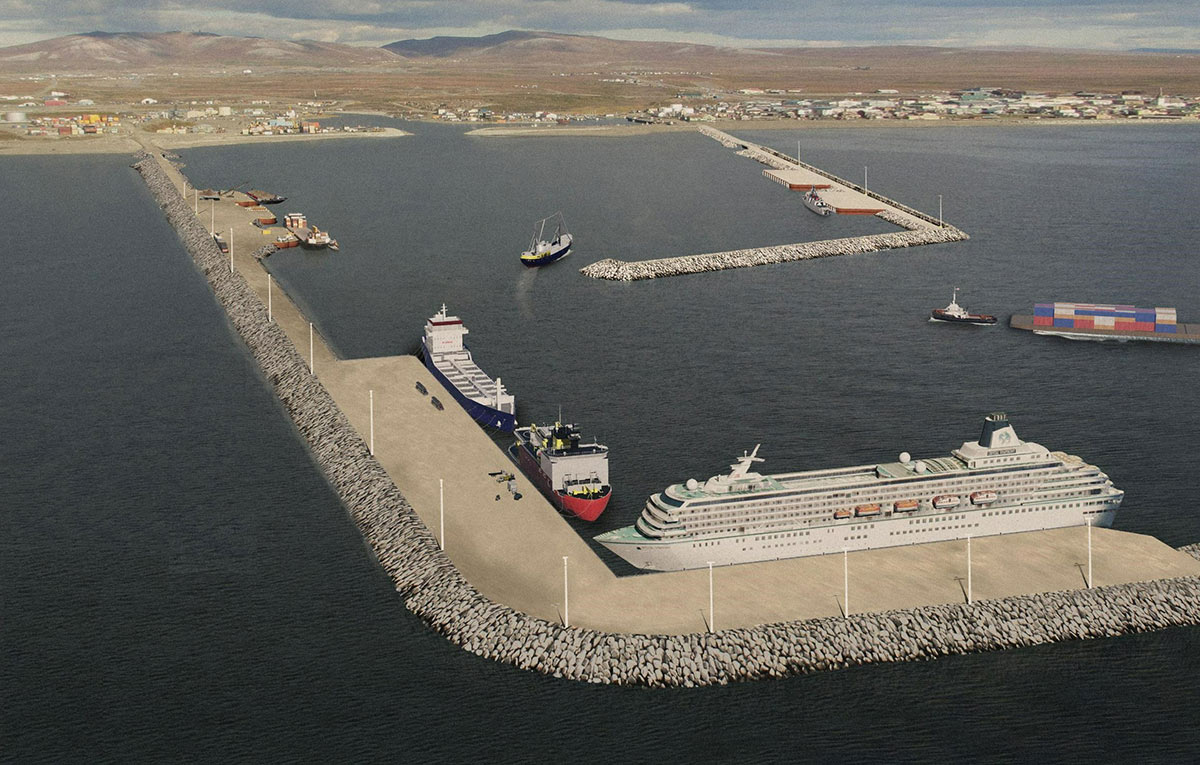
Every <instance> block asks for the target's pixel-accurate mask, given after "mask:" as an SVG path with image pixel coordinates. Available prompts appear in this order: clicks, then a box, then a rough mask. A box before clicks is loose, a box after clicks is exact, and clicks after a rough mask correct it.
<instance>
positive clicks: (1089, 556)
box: [1086, 518, 1092, 590]
mask: <svg viewBox="0 0 1200 765" xmlns="http://www.w3.org/2000/svg"><path fill="white" fill-rule="evenodd" d="M1086 523H1087V535H1088V589H1089V590H1090V589H1092V519H1091V518H1088V519H1086Z"/></svg>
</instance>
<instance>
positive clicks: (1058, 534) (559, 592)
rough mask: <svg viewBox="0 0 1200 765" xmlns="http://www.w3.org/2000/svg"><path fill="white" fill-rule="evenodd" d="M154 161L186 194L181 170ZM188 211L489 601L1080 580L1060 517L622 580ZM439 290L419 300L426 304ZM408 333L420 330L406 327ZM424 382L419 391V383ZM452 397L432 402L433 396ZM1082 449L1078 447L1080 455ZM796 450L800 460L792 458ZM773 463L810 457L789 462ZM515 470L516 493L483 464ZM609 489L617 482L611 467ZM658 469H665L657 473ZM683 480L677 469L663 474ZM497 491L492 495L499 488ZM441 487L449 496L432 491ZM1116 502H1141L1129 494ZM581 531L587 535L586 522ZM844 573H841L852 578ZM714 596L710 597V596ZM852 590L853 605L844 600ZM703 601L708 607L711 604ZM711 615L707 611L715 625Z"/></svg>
mask: <svg viewBox="0 0 1200 765" xmlns="http://www.w3.org/2000/svg"><path fill="white" fill-rule="evenodd" d="M154 158H155V161H157V162H158V163H159V164H160V165H161V166H162V169H163V171H164V172H165V173H166V174H167V177H168V178H169V179H170V180H171V182H172V183H173V184H174V185H175V187H176V189H177V191H178V192H179V194H180V195H181V197H182V198H183V199H185V200H187V201H188V202H189V204H190V203H191V202H192V198H191V196H192V189H191V187H190V185H189V184H188V182H187V179H186V178H185V177H184V176H183V174H182V173H181V172H179V170H178V169H177V168H176V167H174V166H173V165H172V164H171V163H170V162H168V161H166V160H165V159H163V157H162V155H161V153H160V152H156V153H155V154H154ZM210 204H211V208H207V209H206V206H205V205H204V204H201V205H200V207H199V212H198V218H199V220H200V222H201V223H203V224H204V225H205V227H208V226H209V225H210V221H211V224H212V225H213V226H215V228H216V230H217V231H219V232H223V233H228V232H230V231H231V230H232V237H231V238H232V242H231V250H232V252H231V253H230V263H231V268H233V269H235V270H236V271H237V273H239V274H240V275H241V276H242V277H244V279H245V281H246V283H247V284H248V285H249V286H250V288H251V289H252V290H253V291H254V292H255V293H256V294H257V295H258V297H259V298H260V299H261V300H262V302H263V304H264V305H267V306H269V310H270V317H271V321H273V322H274V323H276V324H277V325H278V326H279V327H280V328H281V329H282V330H283V332H284V333H286V335H287V337H288V338H289V339H290V340H291V342H292V343H293V344H294V346H295V348H296V350H297V352H298V353H299V354H300V355H301V356H303V357H304V358H305V360H306V361H307V362H308V364H309V367H310V369H311V373H312V374H313V375H315V377H316V378H317V379H319V381H320V383H321V384H322V385H323V386H324V388H325V389H326V390H327V391H328V393H329V394H330V396H331V397H332V398H333V400H334V401H335V402H336V404H337V406H338V407H339V408H340V409H341V411H342V412H344V414H345V416H346V417H347V418H348V419H349V422H350V423H351V425H352V426H353V427H354V429H355V430H357V432H358V433H359V434H360V435H361V436H362V438H363V440H364V441H366V442H368V443H370V444H371V446H372V450H373V454H374V458H375V460H377V461H378V463H379V465H381V466H382V468H383V469H384V470H385V471H386V473H387V475H388V476H390V478H391V479H392V480H393V481H394V482H395V484H396V486H397V487H398V488H399V490H400V491H401V492H402V493H403V495H404V497H405V498H406V499H407V500H408V502H409V503H410V504H411V506H412V508H413V509H414V510H415V512H416V513H417V514H418V515H419V516H420V518H421V520H422V521H423V522H424V524H425V526H426V527H427V528H428V529H429V530H430V531H431V532H432V533H433V534H434V535H435V536H437V537H438V539H439V541H440V542H441V543H442V544H443V545H444V552H445V554H446V555H447V556H448V557H449V559H450V561H452V562H453V564H454V566H455V567H456V568H457V569H458V570H459V571H460V572H461V574H462V575H463V577H465V579H466V580H467V581H468V582H470V583H471V585H472V586H473V587H474V588H476V589H477V590H478V592H479V593H480V594H482V595H483V596H486V597H487V598H489V599H490V600H491V601H493V602H495V603H498V604H503V605H505V606H509V607H511V608H512V609H515V610H516V611H519V612H522V613H525V614H528V615H531V616H534V617H537V618H540V619H544V620H545V621H547V622H551V623H565V624H568V625H569V626H570V627H572V628H577V627H578V628H591V629H594V630H598V631H603V632H608V633H625V634H629V633H637V634H644V635H684V634H690V633H703V632H706V631H708V630H710V629H712V628H715V629H717V630H727V629H731V628H740V627H751V626H754V625H762V624H773V623H778V622H792V621H796V620H803V619H812V618H818V617H836V616H841V615H843V613H844V612H845V610H846V609H847V607H848V610H849V613H850V614H861V613H866V612H881V611H891V610H896V609H913V608H918V607H922V606H930V605H937V604H954V603H960V604H961V603H963V602H964V601H965V599H966V597H967V594H968V589H967V583H968V581H969V584H970V590H969V592H970V594H971V597H972V598H973V599H974V600H975V601H979V600H983V599H994V598H1005V597H1010V596H1017V595H1024V594H1029V593H1043V592H1054V591H1062V590H1079V589H1082V588H1085V587H1086V585H1087V584H1088V581H1087V568H1086V564H1087V562H1088V561H1089V546H1088V539H1089V534H1088V532H1089V530H1088V529H1087V528H1085V527H1082V526H1081V527H1079V528H1060V529H1053V530H1046V531H1041V532H1029V533H1022V534H1013V535H1006V536H998V537H981V538H976V539H973V540H972V541H971V565H970V569H969V570H968V563H967V555H968V548H967V542H966V539H965V538H964V539H962V540H959V541H951V542H943V543H934V544H927V545H918V546H908V547H893V548H887V549H877V550H866V551H862V552H854V553H850V554H849V555H848V556H846V557H845V559H844V558H843V556H842V555H832V556H822V557H809V558H790V559H781V560H775V561H765V562H761V563H751V564H742V565H737V566H729V567H721V568H717V569H715V570H714V571H713V573H712V579H711V589H710V578H709V572H708V571H706V570H692V571H679V572H667V573H653V574H643V575H633V576H617V575H616V574H614V573H613V571H612V570H611V569H610V568H609V566H608V565H606V564H605V563H604V561H602V560H601V559H600V557H599V556H598V555H597V553H596V552H595V551H593V549H592V548H591V547H590V546H589V545H588V543H587V542H586V541H585V540H584V539H583V538H581V536H580V532H578V531H576V530H575V529H574V528H573V527H572V526H571V525H570V523H568V521H567V520H566V519H565V518H563V517H562V516H561V515H560V514H559V513H558V512H557V511H556V510H555V509H554V508H553V507H552V506H551V504H550V503H549V502H548V501H547V500H546V499H545V498H544V497H543V496H542V495H541V493H540V492H539V491H538V490H537V488H536V487H534V486H533V485H532V484H531V483H530V482H529V481H528V480H527V479H526V478H525V476H524V475H522V474H521V473H520V472H519V471H517V470H515V468H514V466H513V464H512V462H511V461H510V460H509V459H508V457H507V456H506V455H505V454H504V453H503V451H502V450H501V449H500V448H499V447H498V446H497V445H496V443H495V442H493V441H492V439H491V438H490V437H489V436H488V435H487V433H485V432H484V431H483V430H482V429H480V427H479V426H478V425H477V424H476V423H475V422H474V421H473V420H472V419H471V418H470V416H469V415H468V414H467V413H466V412H465V411H464V410H463V409H461V408H460V407H458V406H456V405H453V401H452V399H451V398H450V397H449V395H448V394H446V393H445V392H444V391H443V389H442V387H441V386H440V385H439V384H438V383H437V382H436V381H435V380H434V378H433V377H432V375H430V374H429V372H428V371H427V370H426V369H425V367H424V366H423V365H422V363H421V362H420V360H419V359H417V358H416V357H414V356H395V357H385V358H366V359H339V358H338V357H337V356H336V355H335V354H334V353H333V352H332V351H331V350H330V348H329V347H328V346H327V345H326V343H325V342H324V341H323V339H322V338H321V336H320V334H319V333H318V332H316V331H315V330H314V329H313V325H312V324H310V318H309V317H306V316H304V315H303V314H302V313H301V312H300V311H299V310H298V308H297V307H296V305H295V304H294V303H293V302H292V301H291V300H290V299H289V298H288V297H287V296H286V295H285V294H284V293H283V292H282V291H281V290H280V289H279V288H278V286H277V285H274V286H273V285H272V284H271V280H270V277H269V275H268V273H267V272H266V270H265V268H264V265H263V263H261V262H260V260H259V259H258V258H257V257H256V255H255V252H256V250H259V248H261V247H262V246H263V245H265V244H268V243H269V242H270V240H271V238H270V237H269V236H265V235H264V234H263V230H262V229H260V228H258V227H257V226H255V225H254V222H255V220H256V219H257V216H258V215H259V213H256V212H255V211H253V210H251V209H249V208H245V207H241V206H239V205H237V204H236V202H235V201H233V200H232V199H227V198H219V199H217V200H215V201H212V202H211V203H210ZM437 302H438V300H437V298H436V296H431V297H430V308H431V310H432V309H433V308H435V307H436V306H435V304H436V303H437ZM412 332H413V336H414V337H416V336H418V335H419V333H420V327H419V326H415V327H413V329H412ZM417 383H421V384H422V385H423V386H424V387H425V388H426V389H427V390H428V395H427V394H422V393H421V392H420V391H418V390H417ZM439 394H442V395H441V398H442V400H443V401H445V402H447V405H446V406H445V407H444V409H442V410H439V409H437V408H435V407H434V406H432V405H431V403H430V396H431V395H439ZM1079 451H1080V452H1081V453H1083V454H1084V455H1085V456H1086V454H1087V450H1086V449H1085V448H1083V447H1082V446H1081V447H1079ZM797 458H798V459H802V455H798V456H797ZM785 459H786V458H784V457H781V458H780V467H781V468H783V467H794V468H796V469H800V468H806V467H821V466H819V465H804V464H794V465H790V464H785V463H784V461H785ZM500 470H504V471H510V472H513V473H514V474H515V475H516V478H515V488H516V490H517V491H518V492H520V493H521V494H522V495H523V499H521V500H520V501H514V500H513V499H512V498H511V496H510V494H509V493H508V492H507V491H505V490H504V487H503V486H501V485H499V484H497V482H496V480H495V478H494V477H493V476H492V475H489V473H493V472H495V471H500ZM614 478H615V481H616V484H617V490H619V486H620V477H619V476H614ZM666 478H667V477H664V483H666V480H665V479H666ZM672 478H678V477H672ZM497 494H500V495H501V498H500V500H496V495H497ZM443 498H444V504H443V501H442V499H443ZM1130 505H1131V507H1129V508H1126V509H1124V510H1123V512H1131V511H1132V512H1136V498H1133V500H1132V501H1131V502H1130ZM584 533H587V532H584ZM1090 539H1091V547H1090V551H1091V567H1092V569H1091V570H1092V581H1091V583H1092V584H1093V585H1095V586H1097V587H1099V586H1104V585H1116V584H1124V583H1129V582H1141V581H1148V580H1158V579H1173V578H1178V577H1195V576H1200V561H1198V560H1196V559H1195V558H1193V557H1191V556H1189V555H1188V554H1186V553H1184V552H1181V551H1178V550H1175V549H1173V548H1171V547H1170V546H1168V545H1166V544H1164V543H1162V542H1160V541H1158V540H1157V539H1154V538H1152V537H1149V536H1145V535H1139V534H1133V533H1129V532H1122V531H1116V530H1112V529H1101V528H1095V529H1091V530H1090ZM847 574H848V576H847ZM710 593H711V601H710ZM847 594H848V597H849V602H848V603H846V602H845V601H846V596H847ZM710 603H711V607H710ZM710 620H711V622H710Z"/></svg>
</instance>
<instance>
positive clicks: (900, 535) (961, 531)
mask: <svg viewBox="0 0 1200 765" xmlns="http://www.w3.org/2000/svg"><path fill="white" fill-rule="evenodd" d="M1121 499H1122V495H1121V494H1118V495H1117V496H1115V497H1112V498H1095V497H1092V498H1073V499H1071V500H1069V501H1064V502H1057V503H1045V504H1031V505H1026V506H993V507H986V508H972V509H969V510H952V511H947V512H944V513H929V514H924V515H905V514H900V513H897V514H893V515H892V516H890V517H877V518H854V519H851V520H847V521H841V522H834V523H830V524H828V525H824V526H815V527H812V528H806V529H793V530H786V531H773V532H769V533H765V532H764V533H756V534H746V535H741V536H724V537H711V538H707V539H687V540H677V541H676V540H673V541H669V542H667V541H663V542H659V541H654V540H650V539H640V540H635V541H630V542H610V541H604V540H601V543H602V544H603V545H604V546H605V547H607V548H608V549H610V550H612V551H613V552H614V553H616V554H617V555H619V556H621V557H622V558H624V559H625V560H626V561H628V562H629V563H630V564H632V565H633V566H636V567H637V568H641V569H647V570H650V571H681V570H684V569H693V568H706V567H707V566H708V564H709V562H710V561H711V562H712V564H713V565H714V566H729V565H733V564H737V563H754V562H758V561H768V560H778V559H780V558H800V557H806V556H812V555H829V554H832V553H841V552H842V551H843V550H849V551H851V552H853V551H857V550H874V549H878V548H882V547H900V546H905V545H913V544H922V543H925V542H945V541H948V540H953V539H965V538H967V537H984V536H998V535H1001V534H1015V533H1020V532H1025V531H1041V530H1044V529H1057V528H1064V527H1067V526H1083V525H1085V524H1087V523H1089V522H1090V523H1091V525H1093V526H1099V527H1110V526H1112V524H1113V520H1114V519H1115V518H1116V515H1117V508H1118V507H1119V506H1120V504H1121Z"/></svg>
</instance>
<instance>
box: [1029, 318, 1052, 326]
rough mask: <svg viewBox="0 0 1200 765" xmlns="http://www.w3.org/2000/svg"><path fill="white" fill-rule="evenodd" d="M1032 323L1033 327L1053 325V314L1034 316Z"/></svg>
mask: <svg viewBox="0 0 1200 765" xmlns="http://www.w3.org/2000/svg"><path fill="white" fill-rule="evenodd" d="M1033 325H1034V326H1035V327H1052V326H1054V317H1053V316H1034V317H1033Z"/></svg>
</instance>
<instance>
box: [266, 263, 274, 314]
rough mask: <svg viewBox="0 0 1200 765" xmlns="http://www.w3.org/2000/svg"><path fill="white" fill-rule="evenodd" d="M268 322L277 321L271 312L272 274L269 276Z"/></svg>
mask: <svg viewBox="0 0 1200 765" xmlns="http://www.w3.org/2000/svg"><path fill="white" fill-rule="evenodd" d="M267 321H269V322H273V321H275V317H274V316H273V315H272V312H271V274H269V273H268V274H267Z"/></svg>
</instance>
